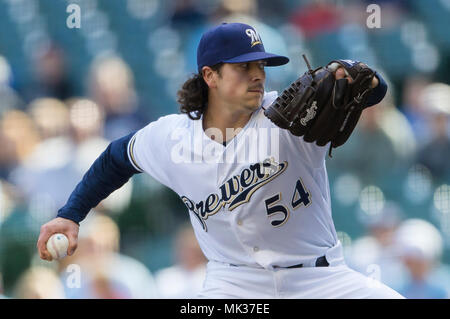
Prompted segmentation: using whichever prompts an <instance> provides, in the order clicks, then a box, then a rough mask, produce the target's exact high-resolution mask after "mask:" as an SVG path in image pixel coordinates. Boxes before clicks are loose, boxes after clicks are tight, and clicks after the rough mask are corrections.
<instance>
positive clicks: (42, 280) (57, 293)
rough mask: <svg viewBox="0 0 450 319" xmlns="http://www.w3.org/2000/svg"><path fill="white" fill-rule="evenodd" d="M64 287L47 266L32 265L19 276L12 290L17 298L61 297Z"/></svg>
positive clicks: (62, 296)
mask: <svg viewBox="0 0 450 319" xmlns="http://www.w3.org/2000/svg"><path fill="white" fill-rule="evenodd" d="M64 297H65V296H64V288H63V285H62V283H61V281H60V280H59V278H58V276H57V275H56V274H55V272H54V271H52V270H51V269H49V268H45V267H40V266H36V267H32V268H30V269H28V270H27V271H26V272H25V273H23V275H22V276H21V277H20V279H19V281H18V283H17V285H16V288H15V292H14V298H19V299H63V298H64Z"/></svg>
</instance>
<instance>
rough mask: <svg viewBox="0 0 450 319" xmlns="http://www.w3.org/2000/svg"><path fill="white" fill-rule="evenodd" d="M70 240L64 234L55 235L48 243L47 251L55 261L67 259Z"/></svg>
mask: <svg viewBox="0 0 450 319" xmlns="http://www.w3.org/2000/svg"><path fill="white" fill-rule="evenodd" d="M68 247H69V240H68V239H67V237H66V235H64V234H53V235H52V236H50V238H49V239H48V241H47V250H48V251H49V253H50V254H51V255H52V257H53V259H61V258H64V257H66V255H67V248H68Z"/></svg>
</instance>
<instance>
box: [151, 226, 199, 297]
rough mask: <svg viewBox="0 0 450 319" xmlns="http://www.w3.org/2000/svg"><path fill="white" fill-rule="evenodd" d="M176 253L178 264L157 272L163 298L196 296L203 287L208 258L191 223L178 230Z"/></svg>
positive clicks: (158, 284) (157, 280)
mask: <svg viewBox="0 0 450 319" xmlns="http://www.w3.org/2000/svg"><path fill="white" fill-rule="evenodd" d="M174 246H175V247H174V253H175V260H176V264H175V265H173V266H170V267H168V268H164V269H161V270H160V271H158V272H157V273H156V284H157V286H158V290H159V293H160V295H161V297H162V298H175V299H184V298H195V297H196V296H197V294H198V293H199V292H200V290H201V289H202V287H203V281H204V279H205V274H206V258H205V256H204V255H203V252H202V250H201V249H200V246H199V245H198V242H197V238H196V237H195V234H194V231H193V229H192V226H191V224H190V223H188V224H184V225H183V226H182V227H180V229H179V230H178V232H177V234H176V238H175V245H174Z"/></svg>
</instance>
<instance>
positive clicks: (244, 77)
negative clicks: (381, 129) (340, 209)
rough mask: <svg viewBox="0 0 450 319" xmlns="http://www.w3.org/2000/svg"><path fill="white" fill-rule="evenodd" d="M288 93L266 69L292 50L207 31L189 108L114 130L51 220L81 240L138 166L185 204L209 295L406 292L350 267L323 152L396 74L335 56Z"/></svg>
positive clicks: (226, 29)
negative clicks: (268, 84) (270, 83)
mask: <svg viewBox="0 0 450 319" xmlns="http://www.w3.org/2000/svg"><path fill="white" fill-rule="evenodd" d="M305 61H306V63H307V65H308V71H307V72H306V73H305V74H303V75H302V76H300V77H299V79H297V80H296V81H295V82H293V83H292V84H291V85H290V86H289V87H288V88H286V89H285V90H284V91H283V92H281V94H278V93H277V92H265V90H264V84H265V79H266V76H265V71H264V70H265V68H266V67H273V66H280V65H284V64H286V63H288V62H289V59H288V58H287V57H284V56H279V55H275V54H272V53H267V52H265V49H264V45H263V42H262V39H261V37H260V35H259V34H258V32H257V31H256V30H255V29H254V28H253V27H251V26H249V25H246V24H241V23H229V24H227V23H223V24H221V25H219V26H217V27H214V28H212V29H211V30H209V31H207V32H205V33H204V34H203V36H202V38H201V40H200V43H199V45H198V49H197V64H198V73H197V74H195V75H194V76H192V77H191V78H190V79H188V80H187V81H186V82H185V83H184V85H183V86H182V88H181V89H180V91H179V92H178V96H179V103H180V105H181V114H172V115H168V116H165V117H161V118H160V119H158V120H157V121H154V122H151V123H150V124H148V125H147V126H146V127H144V128H142V129H141V130H139V131H137V132H133V133H131V134H129V135H128V136H125V137H123V138H120V139H118V140H115V141H113V142H112V143H111V144H110V145H109V146H108V148H107V149H106V150H105V151H104V152H103V153H102V154H101V156H100V157H99V158H98V159H97V160H96V161H95V162H94V163H93V165H92V166H91V168H90V169H89V170H88V171H87V173H86V174H85V175H84V177H83V179H82V180H81V182H80V183H79V184H78V185H77V186H76V188H75V190H74V191H73V193H72V194H71V196H70V197H69V199H68V201H67V203H66V205H65V206H64V207H62V208H61V209H60V210H59V211H58V215H57V217H56V218H55V219H53V220H52V221H50V222H48V223H47V224H45V225H43V226H42V228H41V234H40V237H39V240H38V243H37V247H38V250H39V254H40V257H41V258H42V259H46V260H51V256H50V254H49V252H48V251H47V250H46V247H45V243H46V241H47V240H48V238H49V237H50V236H51V235H52V234H53V233H64V234H66V235H67V237H68V238H69V242H70V245H69V249H68V254H69V255H71V254H73V252H74V251H75V249H76V246H77V237H78V228H79V223H80V222H81V221H82V220H83V219H84V218H85V217H86V215H87V214H88V212H89V211H90V209H91V208H93V207H95V206H96V205H97V204H98V203H99V202H100V201H101V200H103V199H104V198H106V197H107V196H108V195H109V194H111V193H112V192H113V191H114V190H116V189H118V188H120V187H121V186H122V185H123V184H124V183H126V182H127V181H128V180H129V178H130V177H131V176H133V175H134V174H138V173H147V174H150V175H151V176H153V177H154V178H155V179H157V180H158V181H159V182H161V183H162V184H164V185H166V186H167V187H169V188H171V189H173V190H174V191H175V192H176V193H177V194H178V195H179V196H180V198H181V200H182V201H183V203H184V204H185V205H186V208H187V212H188V213H189V216H190V219H191V222H192V226H193V228H194V230H195V234H196V237H197V240H198V242H199V244H200V246H201V248H202V250H203V253H204V254H205V256H206V257H207V258H208V261H209V262H208V266H207V275H206V278H205V282H204V286H203V290H202V292H201V293H200V295H199V297H201V298H402V296H401V295H399V294H398V293H397V292H395V291H394V290H392V289H390V288H389V287H387V286H385V285H383V284H381V283H378V284H374V283H372V282H371V280H370V279H369V278H367V277H365V276H364V275H362V274H360V273H358V272H355V271H353V270H351V269H350V268H348V267H347V265H346V264H345V261H344V258H343V252H342V246H341V243H340V242H339V240H338V237H337V235H336V230H335V227H334V224H333V219H332V210H331V199H330V189H329V182H328V176H327V170H326V165H325V158H326V156H327V154H328V153H330V156H331V150H332V149H333V148H336V147H339V146H340V145H342V144H344V143H345V142H346V140H347V139H348V138H349V136H350V134H351V133H352V131H353V129H354V127H355V126H356V124H357V122H358V119H359V117H360V115H361V113H362V111H363V110H364V108H366V107H370V106H373V105H375V104H377V103H379V102H380V101H381V100H382V99H383V97H384V96H385V94H386V90H387V85H386V83H385V81H384V80H383V78H382V76H381V75H380V74H379V73H377V72H376V71H374V70H372V69H371V68H370V67H368V66H367V65H366V64H364V63H362V62H358V61H352V60H335V61H330V63H329V64H327V65H326V66H323V67H320V68H317V69H312V68H311V66H310V65H309V62H308V60H307V59H306V58H305Z"/></svg>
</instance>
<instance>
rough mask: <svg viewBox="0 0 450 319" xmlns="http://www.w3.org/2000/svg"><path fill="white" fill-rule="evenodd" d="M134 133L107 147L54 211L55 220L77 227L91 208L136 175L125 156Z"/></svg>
mask: <svg viewBox="0 0 450 319" xmlns="http://www.w3.org/2000/svg"><path fill="white" fill-rule="evenodd" d="M134 134H135V132H133V133H131V134H129V135H127V136H124V137H122V138H120V139H117V140H115V141H113V142H111V143H110V144H109V145H108V147H107V148H106V150H105V151H104V152H103V153H102V154H101V155H100V156H99V157H98V158H97V159H96V160H95V162H94V163H93V164H92V166H91V167H90V168H89V170H88V171H87V172H86V174H85V175H84V176H83V179H82V180H81V182H80V183H78V185H77V186H76V187H75V190H74V191H73V192H72V194H71V195H70V197H69V199H68V200H67V203H66V204H65V205H64V206H63V207H62V208H61V209H59V210H58V214H57V217H63V218H66V219H70V220H72V221H74V222H76V223H77V224H79V222H81V221H82V220H83V219H84V218H85V217H86V215H87V214H88V213H89V211H90V210H91V209H92V208H94V207H96V206H97V205H98V203H100V202H101V201H102V200H103V199H105V198H106V197H108V196H109V195H110V194H111V193H112V192H113V191H115V190H116V189H118V188H120V187H122V186H123V185H124V184H125V183H126V182H127V181H128V180H129V179H130V177H132V176H133V175H134V174H138V173H140V172H139V171H138V170H137V169H136V168H134V166H133V165H132V164H131V162H130V160H129V157H128V143H129V141H130V140H131V138H132V137H133V135H134Z"/></svg>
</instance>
